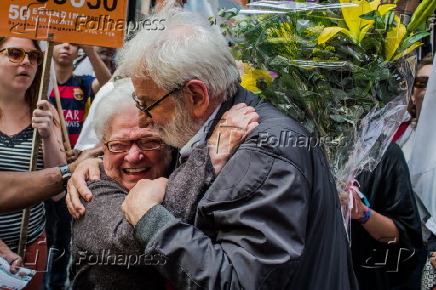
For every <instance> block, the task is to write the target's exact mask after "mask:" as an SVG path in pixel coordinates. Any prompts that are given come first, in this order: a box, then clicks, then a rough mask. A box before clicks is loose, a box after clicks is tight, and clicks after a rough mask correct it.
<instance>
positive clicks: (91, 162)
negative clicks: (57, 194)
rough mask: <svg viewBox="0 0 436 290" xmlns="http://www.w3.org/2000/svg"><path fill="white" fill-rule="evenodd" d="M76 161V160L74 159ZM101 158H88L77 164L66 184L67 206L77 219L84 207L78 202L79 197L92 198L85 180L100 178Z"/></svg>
mask: <svg viewBox="0 0 436 290" xmlns="http://www.w3.org/2000/svg"><path fill="white" fill-rule="evenodd" d="M76 162H77V161H76ZM101 163H102V160H101V159H99V158H93V159H88V160H85V161H83V162H81V163H80V164H79V165H77V168H76V169H75V170H74V173H73V175H72V176H71V179H70V180H69V181H68V184H67V197H66V200H67V207H68V211H69V212H70V214H71V215H72V216H73V217H74V218H75V219H78V218H80V217H81V216H83V215H84V214H85V207H84V206H83V204H82V203H81V202H80V199H79V197H83V198H84V199H85V200H86V201H90V200H91V199H92V193H91V191H90V190H89V188H88V186H87V185H86V181H87V180H98V179H100V167H99V166H100V164H101Z"/></svg>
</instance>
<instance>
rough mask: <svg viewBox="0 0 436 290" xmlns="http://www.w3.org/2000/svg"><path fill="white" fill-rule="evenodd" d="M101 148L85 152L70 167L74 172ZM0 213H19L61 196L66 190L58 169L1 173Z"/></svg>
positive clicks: (98, 152)
mask: <svg viewBox="0 0 436 290" xmlns="http://www.w3.org/2000/svg"><path fill="white" fill-rule="evenodd" d="M100 153H101V148H100V147H96V148H93V149H90V150H85V151H83V153H82V154H81V155H80V157H79V159H78V160H77V161H75V162H73V163H71V164H69V165H68V168H69V169H70V171H71V172H74V170H75V169H76V167H77V165H78V164H79V163H81V162H82V161H83V160H86V159H88V158H90V157H92V156H95V155H96V154H100ZM0 184H1V185H2V193H1V194H0V213H6V212H12V211H17V210H20V209H23V208H26V207H30V206H32V205H34V204H37V203H39V202H42V201H44V200H45V199H47V198H49V197H51V196H53V195H56V194H59V193H60V192H61V191H62V190H64V189H65V187H64V181H63V179H62V175H61V172H60V169H59V168H58V167H53V168H46V169H43V170H39V171H33V172H9V171H2V172H0Z"/></svg>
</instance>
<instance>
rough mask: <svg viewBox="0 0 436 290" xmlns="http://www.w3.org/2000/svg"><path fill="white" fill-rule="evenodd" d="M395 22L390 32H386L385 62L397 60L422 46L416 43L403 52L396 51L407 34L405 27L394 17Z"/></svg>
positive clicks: (398, 18)
mask: <svg viewBox="0 0 436 290" xmlns="http://www.w3.org/2000/svg"><path fill="white" fill-rule="evenodd" d="M395 22H396V23H397V25H396V26H395V27H394V28H393V29H392V30H391V31H388V33H387V35H386V43H385V60H387V61H389V60H397V59H399V58H400V57H402V56H405V55H407V54H409V53H411V52H412V51H413V50H414V49H415V48H417V47H419V46H421V45H422V43H420V42H417V43H414V44H413V45H411V46H410V47H408V48H407V49H405V50H403V51H398V48H399V47H400V44H401V42H402V41H403V39H404V36H405V35H406V34H407V29H406V26H404V24H402V23H401V21H400V17H398V16H395Z"/></svg>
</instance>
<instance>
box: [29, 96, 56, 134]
mask: <svg viewBox="0 0 436 290" xmlns="http://www.w3.org/2000/svg"><path fill="white" fill-rule="evenodd" d="M51 110H52V109H51V107H50V103H49V102H48V101H39V102H38V104H37V109H36V110H35V111H33V117H32V127H33V128H36V129H38V132H39V134H40V135H41V138H42V139H47V138H49V137H50V136H51V134H52V133H53V132H54V130H53V112H52V111H51Z"/></svg>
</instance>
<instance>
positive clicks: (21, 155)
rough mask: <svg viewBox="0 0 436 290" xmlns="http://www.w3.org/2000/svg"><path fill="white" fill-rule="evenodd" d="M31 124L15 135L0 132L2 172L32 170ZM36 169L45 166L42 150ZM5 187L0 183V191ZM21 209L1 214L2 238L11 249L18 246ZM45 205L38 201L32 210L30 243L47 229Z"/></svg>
mask: <svg viewBox="0 0 436 290" xmlns="http://www.w3.org/2000/svg"><path fill="white" fill-rule="evenodd" d="M32 135H33V129H32V126H29V127H27V128H26V129H24V130H23V131H21V132H19V133H18V134H15V135H13V136H8V135H6V134H3V133H2V132H1V131H0V171H19V172H22V171H29V163H30V154H31V152H32ZM37 168H38V170H39V169H42V168H44V166H43V159H42V151H41V150H40V151H39V155H38V164H37ZM1 191H2V188H1V185H0V194H1ZM21 218H22V211H21V210H20V211H18V212H13V213H7V214H0V239H1V240H2V241H3V242H4V243H5V244H6V245H7V246H8V247H9V248H10V249H11V250H12V251H16V250H17V249H18V241H19V239H20V226H21ZM44 227H45V211H44V204H43V203H39V204H37V205H35V206H34V207H32V209H31V211H30V219H29V228H28V234H27V244H30V243H32V242H34V241H35V240H36V239H38V237H39V236H41V234H42V233H43V231H44Z"/></svg>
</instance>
